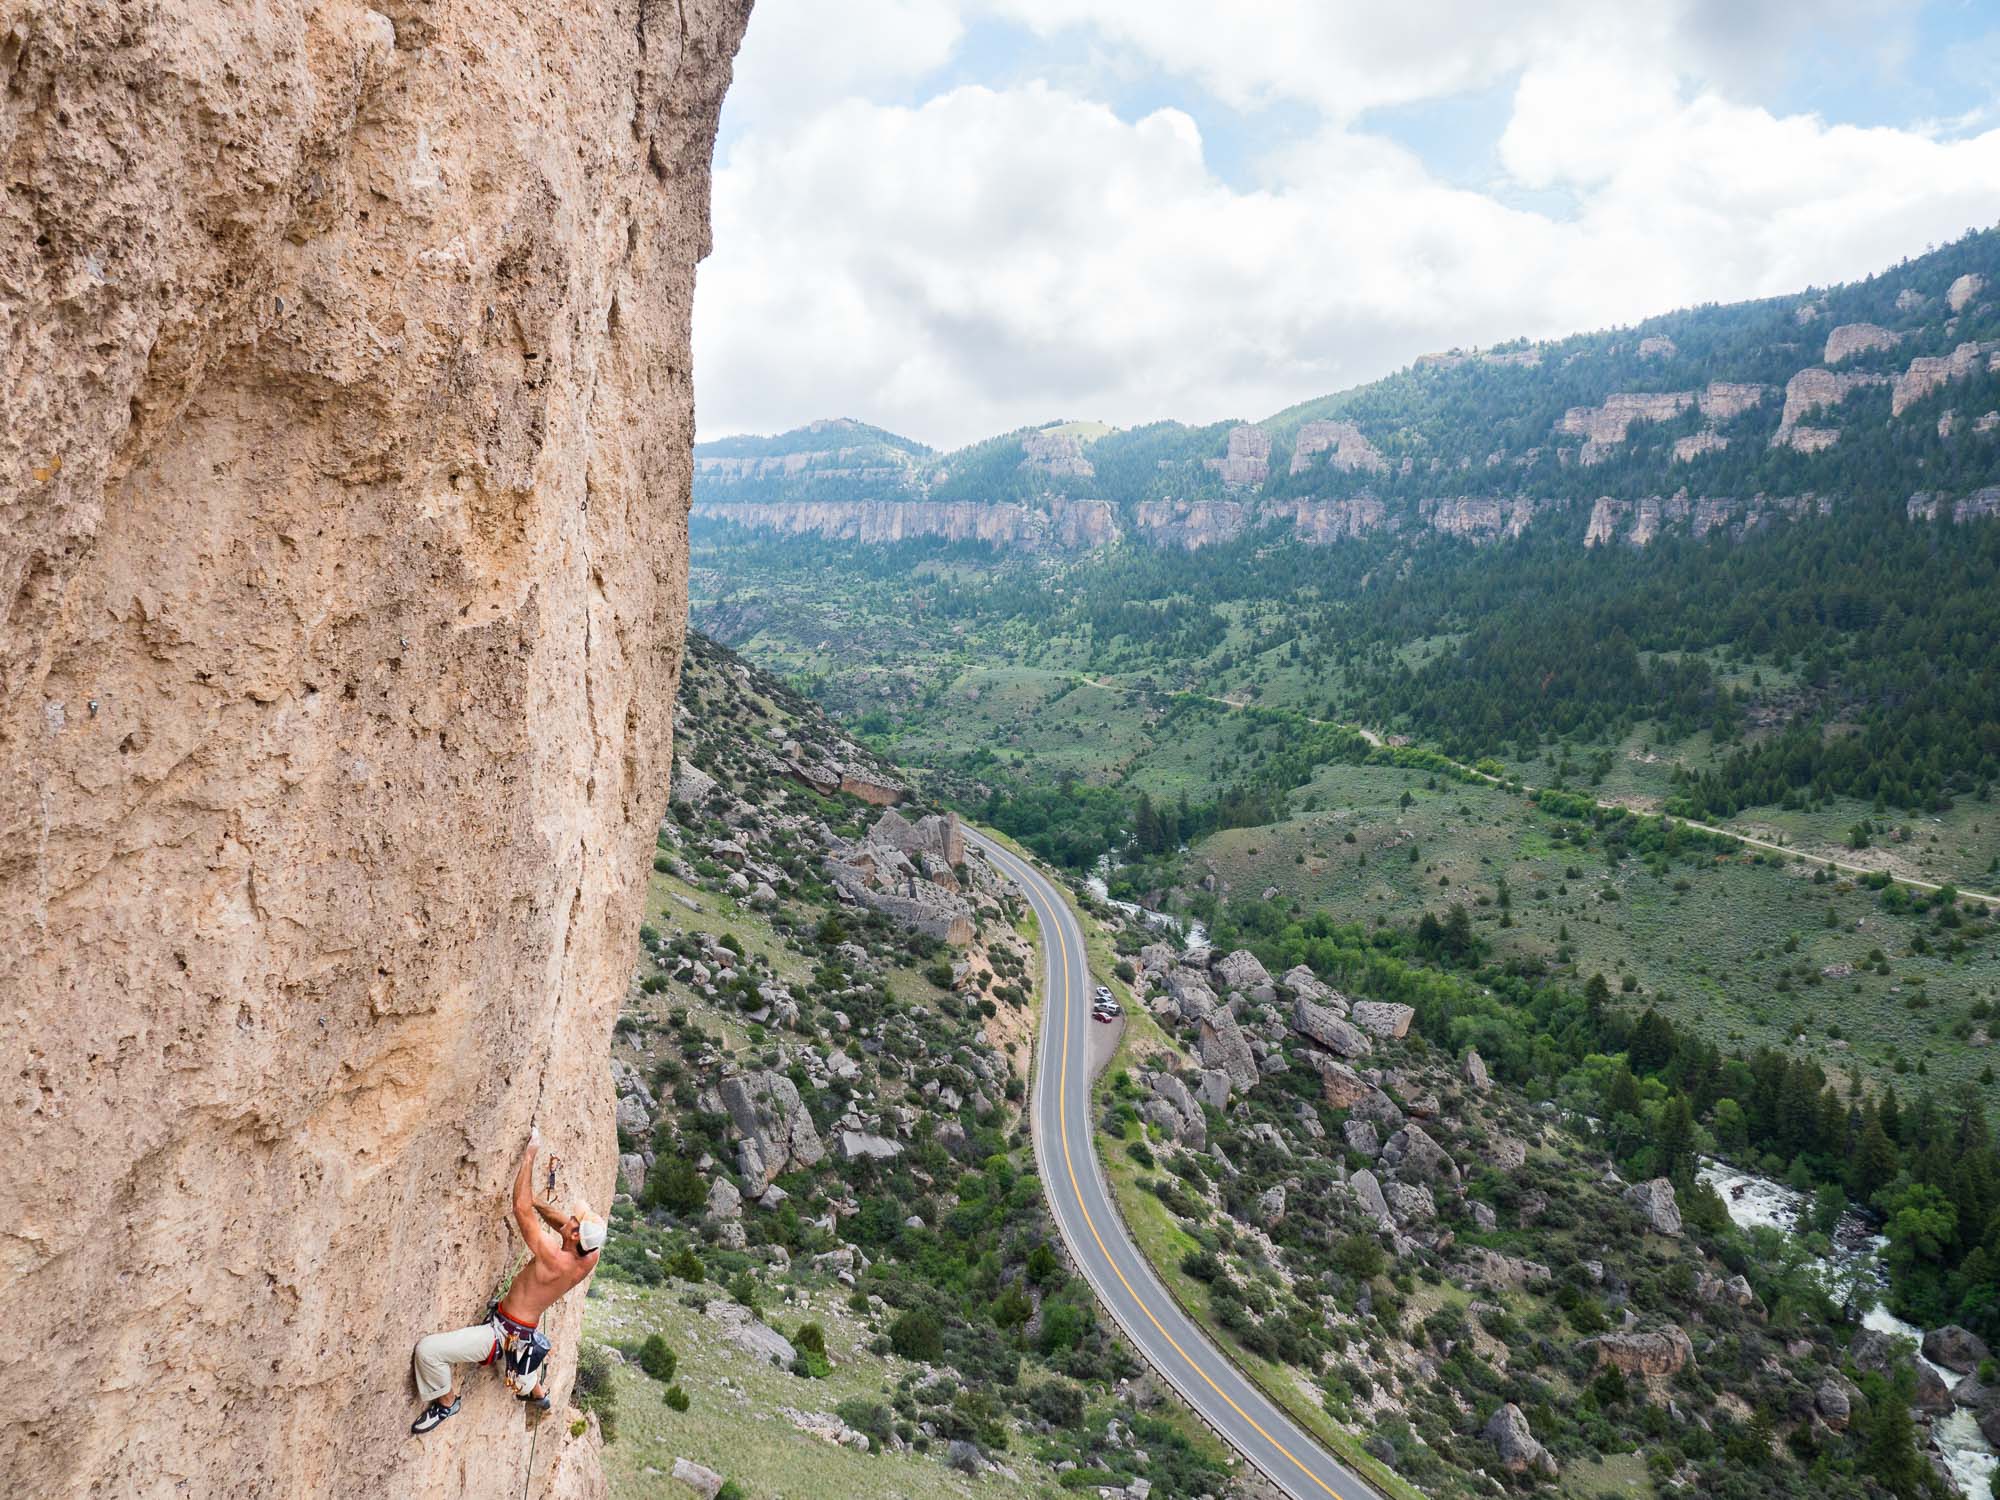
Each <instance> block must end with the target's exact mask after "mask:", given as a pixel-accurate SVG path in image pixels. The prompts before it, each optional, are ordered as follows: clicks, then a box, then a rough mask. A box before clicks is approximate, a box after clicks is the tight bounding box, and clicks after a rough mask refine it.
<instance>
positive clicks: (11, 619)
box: [0, 0, 749, 1496]
mask: <svg viewBox="0 0 2000 1500" xmlns="http://www.w3.org/2000/svg"><path fill="white" fill-rule="evenodd" d="M748 9H749V6H748V0H674V3H672V4H667V3H664V0H578V3H575V4H566V5H560V6H558V5H554V4H548V3H540V4H528V3H525V0H515V3H508V0H428V3H426V0H382V4H381V8H380V9H379V10H369V9H365V8H363V7H362V6H361V5H359V4H355V3H351V0H322V3H308V0H272V3H268V4H264V5H259V6H254V7H252V6H235V5H227V4H223V3H220V0H158V3H154V4H149V5H144V6H137V5H123V4H118V3H116V0H27V3H26V4H25V5H17V6H15V7H13V8H12V9H11V11H10V16H11V19H10V20H9V21H8V22H7V23H6V27H7V29H6V30H5V31H4V32H0V79H3V80H4V84H5V86H4V88H0V158H4V170H5V173H6V182H7V184H8V188H7V198H8V207H7V212H6V214H5V216H4V217H0V287H4V288H5V289H6V296H5V299H4V303H0V391H4V392H5V393H6V394H5V396H4V400H5V402H6V413H5V415H6V420H5V421H4V422H0V931H4V932H5V933H6V934H7V937H6V941H5V942H4V943H0V995H4V997H5V1009H6V1011H7V1014H8V1026H7V1030H6V1035H5V1039H4V1041H0V1066H3V1067H4V1077H5V1080H6V1083H5V1094H4V1107H5V1109H6V1112H7V1113H6V1118H7V1127H8V1139H9V1141H10V1143H11V1145H12V1153H11V1154H12V1158H13V1170H12V1171H11V1172H10V1173H9V1174H8V1176H7V1179H6V1183H5V1186H4V1187H0V1226H4V1227H0V1326H5V1327H6V1328H7V1330H8V1332H9V1335H10V1338H11V1339H12V1341H13V1343H14V1346H15V1347H16V1348H17V1349H19V1350H22V1351H32V1354H33V1361H34V1368H33V1373H32V1376H31V1377H28V1378H22V1379H18V1380H15V1381H13V1382H10V1383H9V1386H8V1389H7V1392H6V1394H5V1396H4V1397H0V1471H4V1472H5V1473H7V1474H8V1475H9V1476H10V1478H11V1481H12V1485H13V1488H14V1490H15V1491H16V1492H17V1493H26V1494H27V1495H30V1496H39V1495H80V1494H85V1493H88V1494H93V1495H107V1496H108V1495H134V1496H152V1495H220V1494H243V1495H258V1496H282V1495H326V1494H336V1493H362V1492H374V1493H382V1494H393V1495H398V1496H432V1495H445V1494H459V1493H469V1492H481V1493H487V1492H491V1493H500V1492H504V1493H508V1494H518V1493H520V1492H521V1490H522V1486H523V1484H524V1483H527V1484H528V1486H529V1492H530V1493H531V1494H534V1495H536V1496H547V1495H552V1494H579V1493H587V1492H589V1491H591V1490H592V1489H594V1488H597V1487H599V1486H600V1483H601V1482H600V1481H599V1480H598V1479H597V1477H596V1464H595V1461H594V1456H593V1451H594V1438H592V1437H591V1436H590V1435H589V1434H588V1433H586V1435H585V1436H584V1437H583V1438H582V1439H581V1440H580V1441H572V1440H571V1439H570V1437H569V1432H568V1426H567V1424H565V1423H563V1422H561V1421H560V1420H557V1421H555V1422H552V1423H550V1424H548V1425H547V1426H545V1428H544V1429H543V1431H542V1434H541V1437H540V1440H539V1443H538V1445H537V1451H536V1461H535V1470H534V1472H533V1473H530V1472H528V1449H529V1439H528V1436H527V1434H526V1432H525V1430H524V1427H523V1423H522V1418H521V1416H520V1414H519V1412H518V1410H515V1409H512V1403H511V1402H508V1401H506V1400H505V1399H504V1397H503V1396H502V1394H501V1393H500V1392H499V1391H498V1389H497V1387H496V1386H495V1384H494V1383H493V1382H492V1380H491V1378H490V1377H486V1376H481V1377H480V1378H478V1379H475V1380H474V1381H473V1382H471V1385H470V1390H471V1392H472V1396H471V1399H469V1400H468V1401H467V1403H466V1407H465V1410H464V1412H463V1413H462V1414H461V1415H460V1416H459V1417H458V1418H457V1419H455V1420H454V1421H453V1422H451V1423H449V1424H447V1425H446V1426H445V1427H444V1428H443V1429H441V1430H440V1431H439V1432H438V1433H437V1434H436V1435H435V1436H433V1437H432V1438H430V1439H429V1440H427V1441H423V1442H420V1441H417V1440H414V1439H411V1438H409V1437H408V1436H407V1424H408V1422H409V1420H410V1418H411V1416H412V1415H413V1413H414V1410H415V1401H414V1396H413V1393H412V1387H411V1383H410V1376H409V1350H410V1346H411V1343H412V1342H413V1341H414V1340H415V1339H416V1338H417V1337H418V1336H419V1335H420V1334H422V1333H423V1332H425V1331H427V1330H428V1329H431V1328H434V1327H442V1326H454V1325H458V1324H463V1323H465V1322H468V1321H471V1320H473V1319H474V1318H475V1317H476V1316H477V1315H478V1314H479V1313H480V1312H481V1311H482V1310H483V1307H484V1303H485V1300H486V1298H487V1297H488V1296H489V1295H490V1294H491V1293H492V1292H493V1290H494V1289H495V1287H496V1284H497V1283H498V1282H499V1281H500V1280H501V1279H502V1278H503V1277H504V1276H505V1275H506V1274H507V1272H508V1271H509V1269H510V1267H511V1264H512V1261H513V1258H514V1255H515V1245H516V1241H515V1238H514V1236H513V1233H512V1231H511V1230H510V1229H509V1228H508V1226H507V1224H506V1220H505V1192H506V1186H507V1182H508V1179H509V1177H510V1174H511V1170H512V1167H513V1165H514V1160H515V1156H516V1153H517V1152H518V1151H519V1149H520V1147H521V1144H522V1142H523V1139H524V1137H525V1136H526V1134H527V1130H528V1126H529V1123H530V1121H531V1120H533V1119H537V1118H539V1120H540V1121H541V1122H542V1124H543V1128H544V1131H545V1133H546V1134H547V1135H548V1136H549V1138H550V1143H551V1144H552V1145H553V1146H554V1147H555V1148H556V1149H557V1150H559V1151H561V1152H562V1153H563V1155H564V1157H565V1159H566V1162H567V1170H566V1172H565V1174H564V1182H563V1184H562V1188H563V1189H564V1190H566V1191H571V1192H583V1193H585V1194H587V1195H589V1196H590V1197H591V1198H592V1199H593V1200H594V1201H595V1202H597V1203H598V1205H599V1206H600V1207H602V1206H604V1205H605V1203H606V1202H607V1200H608V1199H609V1197H610V1191H611V1185H612V1172H613V1163H614V1154H615V1150H616V1148H615V1144H614V1138H613V1134H612V1130H611V1125H610V1120H611V1111H612V1099H611V1094H610V1089H609V1083H608V1078H607V1073H606V1053H607V1047H608V1043H609V1032H610V1026H611V1022H612V1020H613V1018H614V1016H615V1012H616V1006H617V1002H618V997H619V994H620V992H621V990H622V987H623V981H624V979H625V977H626V971H627V967H628V965H629V962H630V958H631V952H632V943H633V935H634V931H635V928H636V924H637V921H638V916H639V901H640V896H641V885H640V881H641V877H642V875H643V872H644V869H645V854H646V851H647V848H648V846H649V845H650V843H651V840H652V833H653V827H654V823H655V820H656V819H657V817H658V815H659V812H660V810H661V808H662V806H663V805H664V802H665V796H666V775H667V768H668V765H669V755H670V725H671V721H670V715H671V712H672V705H673V694H674V680H675V676H676V673H677V670H678V664H679V652H680V644H681V639H682V630H683V628H684V627H683V617H684V607H685V568H686V555H685V538H686V533H685V506H686V502H687V493H688V476H689V445H690V439H691V435H692V415H691V404H692V399H691V388H690V383H689V369H688V314H689V303H690V298H691V295H692V290H693V282H694V267H695V262H696V261H697V260H698V259H699V257H700V256H701V255H702V254H704V253H705V252H706V250H707V246H708V234H707V202H708V171H709V167H708V163H709V155H710V150H711V145H712V140H713V133H714V129H715V122H716V114H717V110H718V108H719V105H720V100H721V96H722V92H723V89H724V87H725V86H726V84H727V82H728V78H729V70H730V60H731V58H732V56H733V54H734V51H735V47H736V44H737V41H738V39H739V38H740V36H741V34H742V30H743V26H744V23H745V21H746V19H747V13H748ZM578 1321H579V1309H578V1308H576V1307H570V1308H566V1309H563V1310H562V1312H561V1313H560V1315H559V1316H557V1317H556V1318H554V1319H553V1323H552V1330H553V1332H554V1334H555V1337H556V1342H557V1348H558V1351H559V1352H558V1358H557V1362H556V1365H555V1366H554V1369H555V1372H556V1374H555V1382H554V1383H555V1387H556V1394H557V1396H558V1398H559V1399H560V1398H561V1397H562V1396H564V1395H565V1394H566V1393H567V1391H568V1388H569V1384H570V1380H571V1376H572V1372H573V1369H574V1359H575V1342H574V1336H575V1333H576V1329H577V1325H578Z"/></svg>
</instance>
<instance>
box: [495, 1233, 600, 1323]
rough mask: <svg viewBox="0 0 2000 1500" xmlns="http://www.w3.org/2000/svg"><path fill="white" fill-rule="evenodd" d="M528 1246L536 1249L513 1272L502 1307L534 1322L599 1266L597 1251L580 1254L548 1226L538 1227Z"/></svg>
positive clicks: (524, 1320)
mask: <svg viewBox="0 0 2000 1500" xmlns="http://www.w3.org/2000/svg"><path fill="white" fill-rule="evenodd" d="M538 1230H539V1232H538V1233H537V1234H536V1235H535V1238H534V1239H533V1240H530V1241H529V1242H528V1248H529V1249H530V1250H531V1251H533V1252H534V1253H533V1254H532V1255H531V1256H530V1257H529V1259H528V1263H527V1264H526V1265H524V1266H522V1267H521V1269H520V1270H519V1271H517V1272H515V1273H514V1279H513V1280H512V1281H511V1282H509V1283H508V1284H507V1294H506V1295H505V1296H504V1297H502V1298H501V1299H500V1311H502V1312H503V1313H506V1314H507V1315H508V1316H509V1317H511V1318H513V1319H514V1320H515V1321H516V1322H518V1323H534V1322H537V1321H539V1320H540V1318H541V1316H542V1314H543V1313H545V1312H547V1311H548V1310H549V1308H550V1307H551V1306H552V1305H554V1303H555V1302H556V1301H557V1299H559V1298H560V1297H561V1296H562V1295H563V1294H564V1293H565V1292H567V1291H569V1289H570V1288H571V1287H573V1286H575V1285H576V1284H577V1283H578V1282H580V1281H582V1280H584V1279H585V1278H586V1277H588V1276H589V1275H590V1273H591V1272H592V1271H594V1270H596V1269H597V1252H596V1251H595V1250H592V1251H591V1252H589V1253H588V1254H585V1255H579V1254H577V1253H576V1252H574V1251H572V1250H571V1249H570V1248H569V1247H568V1246H566V1245H564V1244H563V1243H562V1241H560V1240H558V1239H557V1238H556V1237H555V1236H554V1235H553V1234H551V1233H550V1232H549V1231H548V1230H546V1229H539V1226H538ZM537 1242H539V1243H537Z"/></svg>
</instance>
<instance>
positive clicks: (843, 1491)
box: [584, 1282, 1061, 1500]
mask: <svg viewBox="0 0 2000 1500" xmlns="http://www.w3.org/2000/svg"><path fill="white" fill-rule="evenodd" d="M687 1290H690V1288H688V1287H687V1286H686V1284H685V1283H679V1282H668V1283H666V1284H665V1285H663V1286H660V1287H654V1288H646V1287H637V1286H632V1285H630V1284H626V1283H607V1284H606V1285H605V1287H604V1288H603V1289H602V1294H601V1295H599V1296H594V1297H592V1298H591V1299H590V1300H589V1302H588V1303H587V1305H586V1309H585V1318H584V1331H585V1333H586V1335H587V1336H589V1337H591V1338H593V1339H595V1340H597V1341H599V1342H603V1343H609V1344H613V1345H617V1346H620V1347H625V1348H628V1349H636V1348H637V1346H638V1345H639V1343H640V1342H641V1341H642V1340H644V1338H645V1337H646V1335H647V1334H649V1333H659V1334H662V1335H664V1336H665V1338H666V1340H667V1343H668V1344H669V1345H670V1346H672V1348H673V1349H674V1350H675V1352H676V1353H678V1354H679V1356H680V1367H679V1369H678V1370H677V1371H676V1372H675V1376H674V1378H675V1380H676V1381H677V1382H678V1383H679V1384H680V1385H681V1386H682V1387H683V1388H684V1389H685V1390H686V1391H687V1392H688V1393H689V1395H690V1396H691V1397H692V1403H691V1405H690V1406H689V1408H688V1410H687V1411H685V1412H676V1411H674V1410H673V1409H672V1408H671V1407H669V1406H667V1405H666V1403H665V1402H664V1401H663V1400H662V1399H661V1397H662V1395H663V1393H664V1390H665V1387H663V1386H661V1385H660V1384H659V1383H658V1382H657V1381H654V1380H651V1379H648V1378H647V1377H646V1376H645V1375H644V1374H642V1373H641V1372H640V1370H639V1369H638V1367H637V1365H635V1364H630V1363H628V1364H627V1365H625V1366H624V1367H623V1368H622V1369H621V1370H619V1372H618V1374H617V1383H618V1441H617V1442H615V1443H612V1444H610V1445H609V1446H607V1447H606V1449H605V1453H604V1466H605V1470H606V1473H607V1475H608V1477H609V1478H610V1481H611V1493H612V1494H613V1495H614V1496H617V1497H634V1500H637V1497H640V1496H644V1497H648V1500H653V1497H658V1496H661V1495H665V1494H668V1493H671V1491H670V1489H669V1487H668V1486H667V1484H666V1482H665V1480H664V1479H663V1478H662V1472H665V1473H671V1472H672V1470H673V1466H674V1459H675V1458H676V1457H682V1458H689V1459H692V1460H694V1461H695V1462H696V1463H700V1464H705V1465H707V1466H708V1467H709V1468H711V1469H714V1470H715V1471H716V1472H717V1473H719V1474H723V1475H726V1476H728V1477H730V1478H733V1479H735V1480H736V1481H737V1482H738V1483H740V1484H741V1485H742V1486H743V1489H744V1492H745V1494H746V1495H748V1496H751V1497H753V1500H762V1497H766V1496H780V1495H784V1496H831V1495H842V1496H846V1495H853V1496H857V1497H865V1496H883V1497H891V1496H896V1497H900V1496H909V1497H911V1500H944V1497H962V1496H966V1495H970V1494H972V1493H973V1492H974V1483H973V1481H971V1480H969V1479H967V1478H966V1477H965V1476H964V1475H961V1474H958V1473H956V1472H955V1471H953V1470H951V1469H947V1468H946V1467H945V1466H944V1465H943V1464H941V1463H939V1462H938V1458H937V1455H936V1454H935V1453H933V1454H930V1455H928V1456H926V1455H923V1454H916V1453H900V1454H899V1453H884V1454H879V1455H877V1454H867V1453H856V1452H854V1451H853V1450H851V1449H847V1448H840V1447H836V1446H834V1445H833V1444H831V1443H827V1442H823V1441H821V1440H820V1439H819V1438H816V1437H811V1436H809V1435H808V1434H806V1433H804V1432H801V1431H800V1430H799V1429H798V1428H797V1427H795V1426H793V1425H792V1423H791V1422H790V1420H788V1419H787V1418H786V1417H784V1416H782V1415H780V1414H779V1412H778V1408H779V1407H780V1406H790V1407H793V1408H796V1409H797V1410H800V1411H808V1412H812V1411H822V1412H830V1411H832V1410H833V1408H834V1406H835V1405H836V1404H837V1403H838V1402H840V1401H842V1400H845V1399H847V1398H849V1397H861V1398H865V1399H869V1400H877V1401H882V1402H884V1403H886V1402H887V1401H888V1400H889V1399H890V1397H891V1396H892V1395H893V1393H894V1390H895V1385H896V1382H897V1380H898V1379H899V1378H900V1376H901V1375H902V1373H903V1371H905V1370H907V1369H910V1368H912V1367H911V1366H909V1365H906V1364H905V1363H904V1362H903V1361H901V1360H899V1359H896V1358H895V1357H894V1356H893V1355H892V1356H888V1357H882V1358H878V1357H876V1356H875V1355H871V1354H869V1353H868V1352H867V1349H866V1347H865V1346H866V1344H867V1342H868V1340H869V1339H870V1338H872V1337H873V1336H874V1335H873V1333H872V1332H871V1331H870V1330H869V1329H868V1327H867V1325H866V1324H864V1323H863V1322H861V1320H859V1319H858V1318H856V1317H855V1316H854V1315H853V1314H852V1313H851V1312H849V1311H848V1310H847V1305H846V1300H845V1297H844V1295H835V1294H836V1293H838V1292H840V1291H841V1288H839V1287H837V1286H832V1285H831V1284H830V1283H827V1284H824V1285H819V1286H809V1287H805V1288H801V1289H799V1292H798V1300H797V1301H796V1302H793V1303H790V1304H782V1303H781V1304H778V1305H776V1306H773V1307H770V1308H767V1309H766V1311H765V1321H767V1322H769V1323H771V1324H773V1325H774V1326H777V1327H779V1328H781V1329H782V1330H784V1331H785V1332H788V1333H789V1332H790V1331H792V1330H793V1329H795V1328H796V1327H797V1326H798V1324H800V1323H802V1322H805V1321H807V1320H808V1319H811V1320H813V1321H816V1322H818V1323H819V1324H820V1325H821V1327H823V1328H824V1329H825V1330H826V1338H827V1351H828V1353H829V1354H831V1355H832V1357H833V1359H834V1369H833V1374H832V1375H831V1376H829V1377H828V1378H827V1379H825V1380H801V1379H799V1378H798V1377H797V1376H795V1375H791V1374H789V1373H787V1372H785V1371H783V1370H777V1369H773V1368H771V1367H770V1366H768V1365H759V1364H757V1363H756V1362H755V1361H754V1360H752V1359H751V1358H750V1357H749V1356H748V1355H747V1354H745V1353H744V1352H743V1351H742V1350H741V1349H739V1348H738V1347H737V1346H736V1345H735V1344H732V1343H730V1342H729V1341H728V1340H727V1339H725V1338H724V1337H722V1335H721V1333H720V1331H719V1330H718V1328H717V1326H716V1325H715V1324H714V1323H712V1322H710V1321H709V1320H708V1319H707V1318H706V1317H704V1316H702V1315H701V1314H700V1313H699V1312H696V1311H694V1310H693V1309H691V1308H688V1307H686V1306H684V1305H682V1303H681V1301H680V1295H679V1294H680V1293H682V1292H684V1291H687ZM716 1291H717V1289H716V1288H714V1287H708V1288H706V1289H705V1294H706V1295H709V1296H713V1295H715V1294H716ZM1008 1458H1009V1461H1010V1463H1011V1464H1012V1465H1013V1467H1014V1468H1015V1469H1016V1470H1017V1472H1019V1473H1020V1474H1021V1476H1022V1482H1021V1483H1019V1484H1016V1483H1015V1482H1013V1481H1011V1480H1009V1479H1008V1478H1007V1477H1006V1476H1005V1475H1002V1474H998V1473H993V1474H988V1475H985V1476H982V1477H981V1478H980V1480H979V1481H978V1483H977V1491H978V1493H979V1494H981V1495H992V1496H1008V1495H1022V1496H1027V1495H1037V1496H1040V1495H1055V1494H1059V1493H1061V1492H1060V1491H1059V1490H1058V1489H1057V1488H1056V1486H1055V1484H1054V1483H1053V1479H1052V1476H1050V1475H1048V1474H1046V1473H1045V1472H1041V1471H1040V1470H1039V1468H1038V1466H1037V1465H1036V1464H1034V1463H1033V1462H1032V1461H1030V1460H1028V1459H1026V1458H1025V1457H1023V1456H1022V1455H1020V1454H1010V1455H1008ZM673 1488H675V1489H677V1488H678V1486H675V1487H673Z"/></svg>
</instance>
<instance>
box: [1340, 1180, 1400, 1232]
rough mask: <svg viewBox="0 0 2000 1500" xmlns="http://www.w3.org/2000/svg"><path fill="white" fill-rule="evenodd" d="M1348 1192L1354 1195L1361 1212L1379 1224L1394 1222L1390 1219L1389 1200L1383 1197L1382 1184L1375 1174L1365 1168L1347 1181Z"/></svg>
mask: <svg viewBox="0 0 2000 1500" xmlns="http://www.w3.org/2000/svg"><path fill="white" fill-rule="evenodd" d="M1347 1190H1348V1191H1349V1192H1350V1193H1352V1194H1353V1195H1354V1201H1355V1202H1356V1203H1358V1204H1359V1205H1360V1206H1361V1211H1362V1212H1363V1213H1364V1214H1366V1215H1367V1216H1368V1217H1369V1218H1370V1219H1372V1220H1374V1221H1375V1222H1376V1223H1378V1224H1387V1223H1390V1222H1392V1221H1391V1220H1390V1218H1389V1200H1388V1199H1386V1198H1384V1197H1383V1196H1382V1183H1381V1181H1380V1179H1378V1178H1377V1177H1376V1176H1375V1174H1374V1173H1373V1172H1370V1171H1368V1170H1367V1169H1366V1168H1365V1167H1364V1168H1363V1169H1362V1170H1361V1171H1359V1172H1356V1173H1355V1174H1354V1175H1353V1176H1352V1177H1350V1178H1348V1179H1347Z"/></svg>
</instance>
